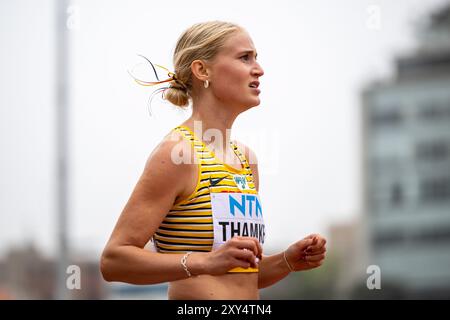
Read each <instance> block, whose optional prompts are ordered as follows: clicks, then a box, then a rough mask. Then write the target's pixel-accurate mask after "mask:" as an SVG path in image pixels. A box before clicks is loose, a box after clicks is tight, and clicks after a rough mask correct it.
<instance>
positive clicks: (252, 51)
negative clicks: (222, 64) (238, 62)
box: [239, 50, 258, 58]
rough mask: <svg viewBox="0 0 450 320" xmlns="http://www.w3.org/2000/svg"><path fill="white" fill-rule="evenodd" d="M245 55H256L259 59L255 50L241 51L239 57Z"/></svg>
mask: <svg viewBox="0 0 450 320" xmlns="http://www.w3.org/2000/svg"><path fill="white" fill-rule="evenodd" d="M243 53H254V54H255V58H256V57H258V53H257V52H256V51H254V50H244V51H240V52H239V55H241V54H243Z"/></svg>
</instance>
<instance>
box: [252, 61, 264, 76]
mask: <svg viewBox="0 0 450 320" xmlns="http://www.w3.org/2000/svg"><path fill="white" fill-rule="evenodd" d="M252 71H253V75H255V76H258V77H261V76H263V75H264V70H263V68H262V67H261V65H260V64H259V63H258V62H255V68H253V70H252Z"/></svg>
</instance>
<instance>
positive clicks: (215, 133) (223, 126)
mask: <svg viewBox="0 0 450 320" xmlns="http://www.w3.org/2000/svg"><path fill="white" fill-rule="evenodd" d="M203 101H204V100H203ZM203 101H202V102H203ZM192 109H193V111H192V115H191V117H189V119H187V120H186V121H184V122H183V125H186V126H188V127H190V128H191V129H192V130H193V131H194V133H195V134H196V136H197V137H198V138H199V139H201V140H203V141H204V142H205V143H206V144H207V145H208V146H209V147H212V148H214V149H215V150H216V151H218V152H224V151H225V150H226V149H227V147H228V144H229V141H230V136H231V128H232V126H233V123H234V120H235V119H236V117H237V116H238V115H239V113H237V112H233V110H232V109H231V108H229V107H227V106H225V105H218V104H214V103H211V104H209V105H208V104H207V103H204V102H203V103H202V104H201V105H199V104H195V101H194V104H193V107H192Z"/></svg>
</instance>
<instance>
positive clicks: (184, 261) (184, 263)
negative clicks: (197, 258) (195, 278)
mask: <svg viewBox="0 0 450 320" xmlns="http://www.w3.org/2000/svg"><path fill="white" fill-rule="evenodd" d="M191 253H192V251H189V252H187V253H186V254H185V255H184V256H183V258H181V265H182V266H183V269H184V271H186V274H187V275H188V277H191V276H192V274H191V273H190V272H189V269H188V267H187V265H186V262H187V257H189V255H190V254H191Z"/></svg>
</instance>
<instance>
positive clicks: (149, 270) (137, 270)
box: [101, 246, 204, 284]
mask: <svg viewBox="0 0 450 320" xmlns="http://www.w3.org/2000/svg"><path fill="white" fill-rule="evenodd" d="M202 255H204V254H203V253H197V252H196V253H192V254H191V255H189V257H188V259H187V263H186V265H187V267H188V269H189V271H190V272H191V274H192V275H198V274H202V273H204V269H203V263H202V261H203V259H202V258H203V257H202ZM182 257H183V254H162V253H156V252H150V251H148V250H145V249H141V248H138V247H135V246H118V247H115V248H114V249H109V250H105V252H104V253H103V255H102V259H101V271H102V274H103V277H104V278H105V280H106V281H120V282H126V283H132V284H156V283H163V282H169V281H176V280H181V279H186V278H188V275H187V273H186V271H185V270H184V268H183V266H182V265H181V258H182Z"/></svg>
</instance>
